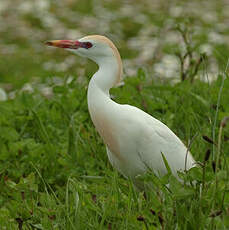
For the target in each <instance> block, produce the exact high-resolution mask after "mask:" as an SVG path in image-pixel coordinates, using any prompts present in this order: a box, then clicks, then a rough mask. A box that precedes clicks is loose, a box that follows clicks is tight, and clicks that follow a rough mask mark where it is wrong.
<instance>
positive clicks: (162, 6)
mask: <svg viewBox="0 0 229 230" xmlns="http://www.w3.org/2000/svg"><path fill="white" fill-rule="evenodd" d="M228 12H229V1H228V0H217V1H216V0H215V1H214V0H211V1H209V0H202V1H200V0H194V1H180V0H177V1H161V0H141V1H137V0H103V1H101V0H65V1H49V0H36V1H31V0H23V1H20V0H17V1H15V0H1V3H0V87H1V88H2V89H4V90H5V91H6V92H7V93H8V95H9V97H14V90H16V89H18V88H24V89H27V90H30V89H31V87H32V86H31V84H34V83H36V84H37V85H39V84H40V88H41V89H42V90H43V89H44V88H45V85H43V84H46V83H47V81H50V79H53V80H54V81H56V82H61V81H62V79H63V76H64V77H66V76H67V77H71V76H72V75H73V76H74V77H77V78H79V79H81V80H82V81H83V80H84V77H85V76H89V75H91V74H92V73H93V72H94V71H95V70H96V66H95V64H93V63H91V62H90V61H88V60H85V59H82V58H79V57H75V56H74V55H73V54H71V53H69V52H66V51H64V50H60V49H53V48H49V47H46V46H45V45H44V42H45V41H46V40H50V39H77V38H80V37H82V36H85V35H89V34H101V35H105V36H108V37H109V38H110V39H111V40H113V42H114V43H115V44H116V46H117V47H118V49H119V50H120V53H121V56H122V58H123V62H124V75H125V76H134V75H136V72H137V70H138V68H139V67H143V68H144V69H146V70H147V72H148V73H149V76H150V77H151V76H152V77H156V78H157V77H159V78H164V79H165V78H179V76H180V60H179V55H178V54H179V53H180V54H182V52H183V53H184V52H185V42H184V36H183V37H182V33H181V30H182V31H186V32H185V33H186V34H187V39H188V41H189V44H191V46H192V48H193V51H192V54H193V55H194V58H195V55H196V58H198V56H199V55H201V54H202V53H205V54H206V55H207V61H206V63H205V64H206V65H205V67H206V68H205V70H207V73H208V77H209V79H214V78H215V77H216V76H217V73H218V72H219V71H220V70H222V69H223V68H225V65H226V63H227V59H228V57H229V48H228V45H229V13H228ZM186 45H187V44H186ZM199 75H200V77H201V76H202V77H203V76H204V74H203V72H201V71H200V72H199ZM48 79H49V80H48ZM28 83H29V84H28ZM44 93H45V90H44Z"/></svg>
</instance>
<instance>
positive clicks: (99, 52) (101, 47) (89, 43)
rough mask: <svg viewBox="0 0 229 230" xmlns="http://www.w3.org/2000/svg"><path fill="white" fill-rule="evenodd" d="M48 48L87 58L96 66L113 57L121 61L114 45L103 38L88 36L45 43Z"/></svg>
mask: <svg viewBox="0 0 229 230" xmlns="http://www.w3.org/2000/svg"><path fill="white" fill-rule="evenodd" d="M46 44H47V45H49V46H55V47H59V48H64V49H66V50H69V51H71V52H73V53H75V54H77V55H79V56H82V57H87V58H89V59H91V60H93V61H95V62H96V63H97V64H100V62H103V61H104V60H105V59H108V58H109V57H111V58H112V57H115V58H116V59H117V60H118V61H121V58H120V55H119V52H118V50H117V48H116V47H115V45H114V44H113V43H112V42H111V41H110V40H109V39H108V38H106V37H105V36H101V35H90V36H86V37H83V38H81V39H79V40H54V41H48V42H46Z"/></svg>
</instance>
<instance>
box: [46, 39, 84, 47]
mask: <svg viewBox="0 0 229 230" xmlns="http://www.w3.org/2000/svg"><path fill="white" fill-rule="evenodd" d="M45 44H46V45H48V46H55V47H59V48H67V49H78V48H80V47H81V42H79V41H73V40H53V41H47V42H45Z"/></svg>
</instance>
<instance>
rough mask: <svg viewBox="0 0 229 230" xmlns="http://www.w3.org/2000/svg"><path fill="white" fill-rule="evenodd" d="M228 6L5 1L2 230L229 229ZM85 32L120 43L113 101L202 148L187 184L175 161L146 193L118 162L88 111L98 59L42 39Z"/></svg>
mask: <svg viewBox="0 0 229 230" xmlns="http://www.w3.org/2000/svg"><path fill="white" fill-rule="evenodd" d="M228 10H229V4H228V3H227V1H223V0H220V1H197V0H196V1H192V2H186V1H183V0H182V1H173V2H172V1H171V2H167V1H156V0H155V1H150V0H144V1H141V2H140V1H136V0H135V1H121V0H117V1H112V0H110V1H97V0H85V1H73V0H68V1H65V2H62V1H59V2H57V1H55V2H54V1H53V2H50V1H48V0H39V1H38V0H37V1H34V2H31V1H26V0H25V1H23V2H15V1H13V0H2V1H1V5H0V35H1V36H0V88H1V89H3V90H4V91H5V92H6V95H7V100H2V101H0V229H7V230H8V229H19V230H22V229H45V230H46V229H82V230H83V229H163V230H164V229H181V230H183V229H228V228H229V218H228V216H229V166H228V163H229V144H228V143H229V120H228V117H229V104H228V102H229V93H228V91H229V77H228V69H229V64H228V63H229V61H228V58H229V28H228V26H227V25H228V20H229V18H228ZM87 34H103V35H106V36H108V37H109V38H111V39H112V40H113V41H114V43H115V44H116V45H117V47H118V49H119V50H120V53H121V56H122V59H123V64H124V79H123V84H122V85H121V86H119V87H117V88H113V89H112V90H111V92H110V93H111V95H112V98H113V100H115V101H116V102H118V103H120V104H131V105H134V106H137V107H138V108H141V109H142V110H144V111H146V112H147V113H149V114H151V115H152V116H154V117H155V118H157V119H159V120H161V121H162V122H163V123H165V124H166V125H167V126H168V127H169V128H170V129H172V130H173V131H174V132H175V133H176V134H177V136H179V137H180V138H181V140H182V141H183V142H184V143H185V145H186V146H188V148H189V149H190V151H191V152H192V155H193V156H194V158H195V159H196V161H197V162H198V167H196V168H193V169H191V170H190V171H188V172H185V173H180V177H181V178H182V180H183V182H182V183H181V182H178V181H177V180H176V179H175V178H174V177H173V176H172V175H171V174H170V172H169V168H168V174H167V175H165V176H164V177H162V178H157V177H156V176H155V175H153V173H152V172H148V173H147V174H146V175H143V176H142V178H141V179H142V180H143V181H145V183H151V184H153V186H152V187H150V188H149V189H148V190H147V191H146V196H147V199H146V198H145V194H144V193H143V192H140V191H138V190H136V189H135V187H134V185H133V184H132V182H131V181H130V180H127V179H125V178H123V177H122V176H121V175H120V174H119V173H118V172H117V171H116V170H115V169H113V168H112V166H111V165H110V163H109V161H108V158H107V155H106V149H105V146H104V144H103V142H102V139H101V138H100V137H99V135H98V133H97V132H96V131H95V128H94V126H93V124H92V122H91V119H90V116H89V113H88V108H87V100H86V94H87V86H88V82H89V80H90V77H91V76H92V74H93V73H94V72H95V71H96V69H97V66H96V65H95V64H94V63H92V62H91V61H89V60H86V59H82V58H79V57H76V56H74V55H73V54H70V53H68V52H65V51H64V50H59V49H52V48H49V47H47V46H45V45H44V42H45V41H46V40H50V39H72V38H80V37H82V36H84V35H87ZM0 99H1V98H0ZM139 135H140V134H139ZM167 184H170V186H169V188H168V187H167V186H166V185H167Z"/></svg>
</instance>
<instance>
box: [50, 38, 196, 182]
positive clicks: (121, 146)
mask: <svg viewBox="0 0 229 230" xmlns="http://www.w3.org/2000/svg"><path fill="white" fill-rule="evenodd" d="M46 44H47V45H49V46H55V47H61V48H65V49H67V50H70V51H72V52H73V53H75V54H77V55H79V56H83V57H87V58H89V59H91V60H93V61H94V62H96V63H97V64H98V66H99V69H98V71H97V72H96V73H95V74H94V75H93V77H92V78H91V80H90V83H89V87H88V93H87V101H88V109H89V113H90V116H91V119H92V121H93V123H94V125H95V128H96V130H97V131H98V132H99V134H100V136H101V137H102V139H103V141H104V143H105V144H106V149H107V155H108V158H109V160H110V162H111V164H112V166H113V167H115V168H116V169H117V170H118V171H119V172H120V173H121V174H122V175H124V176H125V177H128V178H131V179H133V180H134V181H135V178H136V176H138V175H142V174H144V173H145V172H146V171H147V170H148V169H151V170H152V171H153V172H154V173H155V174H156V175H158V176H163V175H165V174H166V173H167V168H166V166H165V162H164V160H163V157H162V153H163V155H164V156H165V158H166V160H167V162H168V164H169V167H170V169H171V171H172V173H173V174H174V175H175V176H176V177H177V171H185V170H188V169H190V168H192V167H194V166H195V160H194V159H193V157H192V155H191V153H190V152H189V151H188V150H187V148H186V147H185V145H184V144H183V143H182V141H181V140H180V139H179V138H178V137H177V136H176V135H175V134H174V133H173V132H172V131H171V130H170V129H169V128H168V127H167V126H166V125H164V124H163V123H162V122H160V121H159V120H157V119H155V118H153V117H152V116H150V115H149V114H147V113H145V112H144V111H142V110H140V109H138V108H136V107H134V106H131V105H121V104H118V103H116V102H114V101H113V100H111V98H110V95H109V90H110V88H112V87H113V86H115V85H116V84H117V83H119V82H120V80H121V76H122V61H121V57H120V54H119V52H118V50H117V48H116V47H115V45H114V44H113V43H112V42H111V41H110V40H109V39H108V38H106V37H104V36H100V35H91V36H86V37H83V38H81V39H79V40H54V41H49V42H47V43H46Z"/></svg>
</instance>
